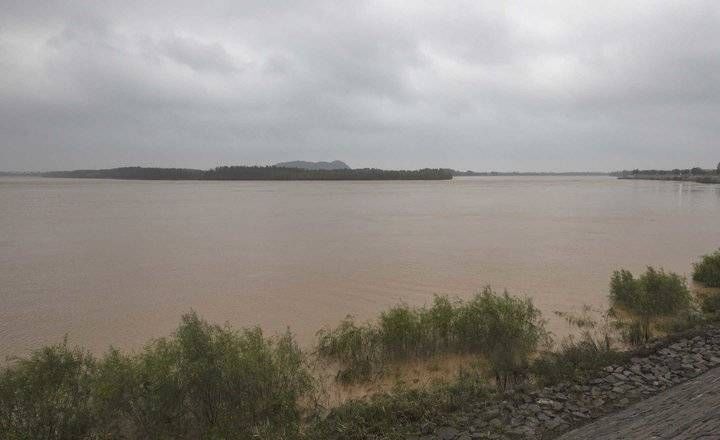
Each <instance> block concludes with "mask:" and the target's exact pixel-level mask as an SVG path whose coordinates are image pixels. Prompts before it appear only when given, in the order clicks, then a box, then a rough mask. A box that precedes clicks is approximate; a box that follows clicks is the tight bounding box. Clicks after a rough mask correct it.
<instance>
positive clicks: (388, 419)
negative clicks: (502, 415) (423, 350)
mask: <svg viewBox="0 0 720 440" xmlns="http://www.w3.org/2000/svg"><path fill="white" fill-rule="evenodd" d="M492 391H493V389H492V387H490V386H488V384H487V382H486V380H485V379H484V378H483V375H482V372H481V371H480V369H478V368H477V367H472V366H471V367H470V368H468V369H463V370H460V371H459V372H458V374H457V376H456V377H454V378H451V379H449V380H446V381H438V382H435V383H433V384H431V385H430V386H429V387H427V388H423V389H408V388H406V387H403V386H402V385H401V386H398V387H396V388H395V389H394V390H392V391H390V392H388V393H382V394H376V395H374V396H372V397H371V398H370V399H363V400H352V401H349V402H346V403H345V404H343V405H341V406H339V407H338V408H335V409H333V410H332V411H330V414H329V415H328V416H327V417H326V418H324V419H323V420H321V421H319V423H316V424H314V425H312V426H310V427H309V430H308V432H307V433H306V435H307V438H311V439H321V438H342V439H347V440H364V439H367V438H371V437H372V436H378V438H384V439H398V440H399V439H405V438H406V434H407V429H408V426H409V425H411V424H413V423H415V424H417V423H419V422H423V421H430V420H440V419H442V417H443V416H445V415H447V414H449V413H451V412H453V411H455V410H458V409H460V408H462V407H463V406H465V405H467V404H469V403H471V402H474V401H479V400H482V399H487V398H490V397H491V396H492Z"/></svg>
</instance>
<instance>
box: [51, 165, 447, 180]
mask: <svg viewBox="0 0 720 440" xmlns="http://www.w3.org/2000/svg"><path fill="white" fill-rule="evenodd" d="M38 175H40V176H42V177H56V178H75V179H128V180H450V179H452V174H451V173H450V171H449V170H446V169H441V168H424V169H420V170H381V169H377V168H359V169H332V170H309V169H303V168H289V167H288V168H286V167H276V166H265V167H260V166H222V167H216V168H213V169H210V170H197V169H189V168H144V167H123V168H111V169H102V170H75V171H52V172H45V173H39V174H38Z"/></svg>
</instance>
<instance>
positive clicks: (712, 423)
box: [558, 368, 720, 440]
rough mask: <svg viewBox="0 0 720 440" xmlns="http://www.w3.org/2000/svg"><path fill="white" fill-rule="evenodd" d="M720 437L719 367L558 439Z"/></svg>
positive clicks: (689, 439) (683, 439)
mask: <svg viewBox="0 0 720 440" xmlns="http://www.w3.org/2000/svg"><path fill="white" fill-rule="evenodd" d="M627 439H658V440H669V439H673V440H699V439H702V440H720V368H713V369H712V370H710V371H708V372H707V373H704V374H702V375H700V376H698V377H696V378H694V379H690V380H689V381H687V382H685V383H682V384H680V385H678V386H676V387H673V388H671V389H669V390H667V391H663V392H662V393H660V394H658V395H656V396H653V397H651V398H649V399H647V400H643V401H641V402H638V403H636V404H635V405H632V406H630V407H629V408H627V409H624V410H622V411H620V412H618V413H615V414H612V415H609V416H606V417H603V418H601V419H599V420H597V421H595V422H593V423H590V424H588V425H585V426H583V427H582V428H579V429H576V430H574V431H570V432H568V433H566V434H564V435H563V436H562V437H560V438H559V439H558V440H627Z"/></svg>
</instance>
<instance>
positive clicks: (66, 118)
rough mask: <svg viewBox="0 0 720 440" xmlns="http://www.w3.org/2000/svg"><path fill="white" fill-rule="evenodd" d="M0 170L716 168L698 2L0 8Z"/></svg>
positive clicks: (716, 63) (709, 34)
mask: <svg viewBox="0 0 720 440" xmlns="http://www.w3.org/2000/svg"><path fill="white" fill-rule="evenodd" d="M2 10H3V12H2V14H0V72H1V73H2V75H0V169H58V168H63V169H64V168H85V167H107V166H117V165H126V164H142V165H166V166H193V167H209V166H214V165H216V164H219V163H246V164H254V163H271V162H274V161H280V160H291V159H307V160H331V159H342V160H345V161H347V162H349V163H350V164H351V165H353V166H381V167H393V168H406V167H407V168H414V167H422V166H449V167H454V168H461V169H465V168H471V169H480V170H487V169H519V170H530V169H536V170H537V169H548V170H568V169H616V168H627V167H635V166H638V167H668V168H674V167H676V166H690V165H702V166H712V165H713V164H714V163H716V162H717V160H720V158H718V154H719V151H720V148H719V147H718V141H717V139H718V138H720V120H719V119H720V118H719V117H718V114H720V6H719V5H718V4H717V2H714V1H701V0H698V1H670V2H657V1H639V2H632V3H631V4H629V3H628V2H623V1H610V2H587V3H585V4H580V2H574V1H553V2H549V1H538V2H521V1H510V2H499V1H498V2H492V3H490V2H471V1H455V2H440V1H437V2H435V1H430V2H402V1H388V2H344V1H343V2H338V1H288V0H274V1H267V0H266V1H243V2H230V1H219V0H209V1H205V2H200V3H198V2H190V1H184V0H180V1H172V2H171V1H154V2H142V1H124V2H119V1H93V2H87V1H75V0H67V1H62V2H61V1H46V2H25V1H9V0H5V1H4V2H3V7H2Z"/></svg>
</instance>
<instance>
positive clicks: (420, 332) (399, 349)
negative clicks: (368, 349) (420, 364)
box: [378, 304, 429, 359]
mask: <svg viewBox="0 0 720 440" xmlns="http://www.w3.org/2000/svg"><path fill="white" fill-rule="evenodd" d="M424 314H425V313H420V312H418V310H415V309H411V308H410V307H408V306H407V305H404V304H401V305H398V306H395V307H392V308H390V310H388V311H385V312H383V313H382V314H381V315H380V320H379V322H378V327H379V328H378V334H379V335H380V339H381V344H382V347H383V349H384V351H385V352H386V354H387V356H388V357H389V358H392V359H405V358H408V357H414V356H420V355H423V354H425V353H426V352H427V351H428V347H427V336H429V335H426V330H425V328H424V327H425V325H424V324H425V322H423V321H424V320H421V315H424Z"/></svg>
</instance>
